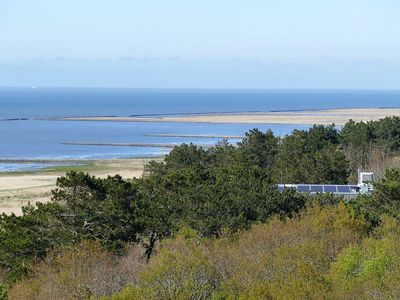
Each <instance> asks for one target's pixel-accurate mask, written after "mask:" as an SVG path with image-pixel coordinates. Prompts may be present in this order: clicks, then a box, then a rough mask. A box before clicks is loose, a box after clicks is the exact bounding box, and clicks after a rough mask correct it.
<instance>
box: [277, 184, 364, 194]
mask: <svg viewBox="0 0 400 300" xmlns="http://www.w3.org/2000/svg"><path fill="white" fill-rule="evenodd" d="M285 189H294V190H296V191H297V192H300V193H309V194H317V193H331V194H334V195H357V194H359V192H360V187H359V186H357V185H337V184H278V190H279V191H280V192H282V191H283V190H285Z"/></svg>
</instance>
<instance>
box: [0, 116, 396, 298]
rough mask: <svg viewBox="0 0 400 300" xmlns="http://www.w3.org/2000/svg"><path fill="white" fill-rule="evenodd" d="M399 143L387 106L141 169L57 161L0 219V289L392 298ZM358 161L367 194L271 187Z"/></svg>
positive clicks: (353, 169)
mask: <svg viewBox="0 0 400 300" xmlns="http://www.w3.org/2000/svg"><path fill="white" fill-rule="evenodd" d="M399 150H400V118H398V117H390V118H385V119H382V120H379V121H370V122H366V123H364V122H359V123H355V122H353V121H351V120H350V121H349V122H348V123H347V124H346V125H345V126H343V127H342V128H338V127H336V126H334V125H331V126H317V125H315V126H313V127H311V128H310V129H309V130H295V131H293V132H292V133H291V134H290V135H287V136H284V137H277V136H274V134H273V133H272V132H271V131H267V132H261V131H259V130H257V129H253V130H251V131H249V132H248V133H246V136H245V137H244V138H243V140H241V141H240V142H239V143H238V144H237V145H232V144H230V143H228V141H226V140H223V141H221V142H220V143H218V144H217V145H215V146H214V147H211V148H208V149H203V148H200V147H197V146H195V145H192V144H183V145H181V146H178V147H175V148H174V149H173V150H172V151H171V152H170V154H169V155H167V156H166V157H165V159H164V161H162V162H151V163H149V164H148V165H146V167H145V171H144V174H143V176H142V177H141V178H131V179H123V178H121V177H120V176H118V175H117V176H113V177H108V178H104V179H102V178H96V177H94V176H91V175H90V174H85V173H81V172H74V171H71V172H68V173H67V174H66V175H65V176H64V177H61V178H59V179H58V180H57V188H56V189H54V190H53V191H52V200H51V201H50V202H48V203H38V204H36V205H35V206H33V205H29V206H26V207H24V208H23V215H22V216H15V215H5V214H3V215H2V216H1V217H0V299H114V300H117V299H118V300H125V299H371V298H373V299H388V298H389V299H397V298H400V284H399V283H400V271H399V270H400V247H399V246H398V245H399V241H400V223H399V222H400V201H399V200H400V168H399V167H400V163H399ZM358 170H365V171H373V172H374V174H375V177H376V181H375V182H374V192H373V193H372V194H371V195H360V196H358V197H357V198H356V199H353V200H351V201H344V199H342V198H340V197H338V196H334V195H331V194H317V195H308V194H301V193H296V192H294V191H293V190H285V191H284V192H282V193H280V192H278V190H277V187H276V185H277V184H278V183H280V182H283V183H310V184H311V183H316V184H317V183H327V184H328V183H332V184H346V183H355V182H356V181H357V171H358ZM398 264H399V265H398Z"/></svg>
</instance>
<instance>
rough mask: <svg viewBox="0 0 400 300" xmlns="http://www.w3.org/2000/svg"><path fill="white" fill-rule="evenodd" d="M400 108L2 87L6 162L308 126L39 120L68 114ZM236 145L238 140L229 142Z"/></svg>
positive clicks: (257, 96) (362, 95)
mask: <svg viewBox="0 0 400 300" xmlns="http://www.w3.org/2000/svg"><path fill="white" fill-rule="evenodd" d="M369 107H400V91H304V90H302V91H295V90H291V91H273V90H269V91H267V90H173V89H172V90H163V89H160V90H156V89H148V90H147V89H92V88H85V89H83V88H75V89H72V88H71V89H63V88H51V89H50V88H36V89H33V88H0V160H1V159H3V160H4V159H98V158H123V157H151V156H158V155H162V154H166V153H168V152H169V149H164V148H155V147H121V146H85V145H68V144H65V143H69V142H78V143H79V142H90V143H139V144H154V143H160V144H181V143H184V142H185V143H189V142H193V143H196V144H201V145H205V144H206V145H212V144H215V143H216V142H217V141H218V138H187V137H162V136H152V135H154V134H156V135H157V134H171V135H199V134H201V135H223V136H242V135H244V134H245V132H247V131H248V130H250V129H252V128H259V129H260V130H263V131H265V130H267V129H272V130H273V131H274V133H275V134H276V135H285V134H288V133H290V132H291V131H292V130H293V129H295V128H297V129H307V128H308V127H309V126H305V125H298V126H296V125H260V124H254V125H252V124H193V123H149V122H143V123H140V122H138V123H128V122H125V123H124V122H93V121H92V122H89V121H79V122H73V121H51V120H37V119H46V118H51V117H68V116H144V115H145V116H157V115H167V114H193V113H210V112H242V111H285V110H307V109H331V108H369ZM230 141H231V142H236V141H237V139H231V140H230ZM44 166H45V164H42V163H30V164H25V163H0V172H9V171H26V170H33V169H38V168H42V167H44Z"/></svg>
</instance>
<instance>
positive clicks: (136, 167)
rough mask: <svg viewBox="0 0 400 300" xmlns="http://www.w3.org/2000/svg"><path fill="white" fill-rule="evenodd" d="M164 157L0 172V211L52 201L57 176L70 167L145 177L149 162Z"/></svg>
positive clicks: (100, 173)
mask: <svg viewBox="0 0 400 300" xmlns="http://www.w3.org/2000/svg"><path fill="white" fill-rule="evenodd" d="M162 158H163V156H157V157H151V158H121V159H109V160H96V161H92V162H91V163H90V164H86V165H79V166H78V165H70V166H65V165H64V166H49V167H48V168H44V169H40V170H32V171H22V172H4V173H0V179H1V180H0V214H1V213H6V214H12V213H14V214H16V215H21V213H22V211H21V207H22V206H24V205H27V204H28V203H31V204H34V203H36V202H48V201H49V200H50V198H51V190H52V189H54V188H55V184H56V180H57V178H58V177H60V176H64V175H65V173H66V172H67V171H69V170H75V171H82V172H85V173H89V174H91V175H94V176H97V177H101V178H105V177H107V176H109V175H110V176H113V175H116V174H119V175H121V176H122V177H123V178H128V179H129V178H133V177H141V176H142V174H143V170H144V166H145V164H146V163H148V162H150V161H152V160H156V161H159V160H161V159H162Z"/></svg>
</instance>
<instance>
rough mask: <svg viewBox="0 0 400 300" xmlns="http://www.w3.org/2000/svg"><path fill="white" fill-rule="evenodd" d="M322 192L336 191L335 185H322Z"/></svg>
mask: <svg viewBox="0 0 400 300" xmlns="http://www.w3.org/2000/svg"><path fill="white" fill-rule="evenodd" d="M324 192H325V193H336V192H337V190H336V186H335V185H324Z"/></svg>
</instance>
